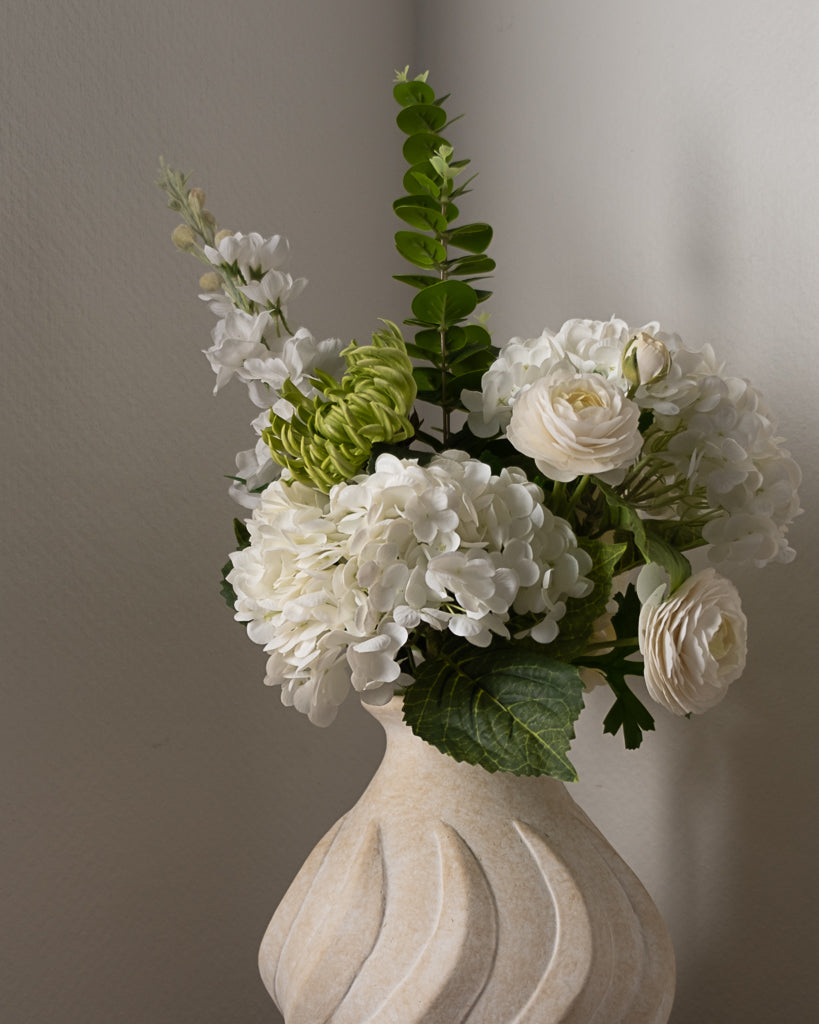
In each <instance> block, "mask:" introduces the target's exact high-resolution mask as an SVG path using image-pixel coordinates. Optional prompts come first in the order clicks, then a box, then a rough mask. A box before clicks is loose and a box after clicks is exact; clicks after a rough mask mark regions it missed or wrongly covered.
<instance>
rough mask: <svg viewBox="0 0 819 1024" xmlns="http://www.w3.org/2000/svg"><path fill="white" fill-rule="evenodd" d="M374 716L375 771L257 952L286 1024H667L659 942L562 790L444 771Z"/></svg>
mask: <svg viewBox="0 0 819 1024" xmlns="http://www.w3.org/2000/svg"><path fill="white" fill-rule="evenodd" d="M368 710H369V711H371V712H372V714H373V715H374V716H375V717H376V718H377V719H378V720H379V721H380V722H381V724H382V725H383V726H384V729H385V730H386V733H387V750H386V753H385V755H384V759H383V761H382V762H381V765H380V766H379V768H378V770H377V772H376V774H375V776H374V777H373V780H372V782H371V783H370V785H369V786H368V787H367V789H366V791H365V792H364V794H363V795H362V797H361V799H360V800H359V801H358V803H357V804H356V805H355V807H353V809H352V810H351V811H350V812H349V813H348V814H346V815H345V816H344V817H343V818H342V819H341V820H340V821H339V822H338V823H337V824H336V825H335V826H334V827H333V828H332V829H331V830H330V832H329V833H328V834H327V835H326V836H325V837H324V839H322V841H321V842H320V843H319V845H318V846H317V847H316V849H315V850H314V851H313V852H312V854H311V855H310V857H309V858H308V860H307V861H306V863H305V864H304V866H303V868H302V869H301V871H300V872H299V874H298V875H297V877H296V879H295V881H294V882H293V884H292V885H291V887H290V889H289V890H288V892H287V893H286V895H285V897H284V899H283V900H282V902H281V904H280V906H279V908H278V910H277V911H276V913H275V915H274V917H273V920H272V921H271V922H270V925H269V927H268V929H267V932H266V934H265V936H264V940H263V942H262V946H261V950H260V954H259V965H260V969H261V973H262V978H263V980H264V983H265V985H266V987H267V989H268V991H269V992H270V995H271V996H272V997H273V999H274V1001H275V1002H276V1004H277V1006H278V1007H279V1008H280V1010H281V1011H282V1013H283V1014H284V1017H285V1020H286V1022H287V1024H462V1022H463V1024H467V1022H468V1024H665V1022H666V1021H667V1020H668V1017H669V1014H670V1012H671V1003H672V999H673V993H674V954H673V951H672V948H671V943H670V940H669V937H668V933H667V931H666V928H665V925H664V924H663V921H662V919H661V917H660V915H659V913H658V911H657V909H656V907H655V906H654V904H653V903H652V901H651V899H650V897H649V896H648V894H647V893H646V891H645V889H644V888H643V886H642V885H641V883H640V882H639V880H638V879H637V877H636V876H635V875H634V873H633V872H632V871H631V869H630V868H629V867H628V866H627V865H626V864H625V863H624V862H623V861H622V860H621V858H620V857H619V856H618V854H617V853H616V852H615V851H614V850H613V849H612V847H611V846H610V845H609V843H608V842H607V841H606V840H605V839H604V838H603V836H602V835H601V834H600V832H599V831H598V830H597V829H596V828H595V826H594V825H593V824H592V823H591V821H590V820H589V819H588V818H587V817H586V815H585V814H584V813H583V811H581V810H580V808H579V807H578V806H577V804H576V803H575V802H574V801H573V800H572V798H571V797H570V796H569V793H568V792H567V790H566V787H565V786H564V785H563V784H562V783H560V782H557V781H555V780H554V779H549V778H545V777H541V778H520V777H516V776H511V775H504V774H494V775H493V774H490V773H489V772H486V771H484V769H482V768H477V767H474V766H472V765H466V764H458V763H456V762H455V761H453V760H452V759H451V758H449V757H445V756H444V755H443V754H441V753H439V752H438V751H437V750H436V749H435V748H434V747H431V746H429V745H428V744H426V743H424V742H423V741H422V740H420V739H419V738H418V737H416V736H414V735H413V734H412V732H411V730H410V729H409V728H408V727H407V726H406V725H405V724H404V722H403V720H402V711H401V702H400V699H399V698H396V699H394V700H393V701H391V702H390V704H388V705H387V706H386V707H383V708H368Z"/></svg>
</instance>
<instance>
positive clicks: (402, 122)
mask: <svg viewBox="0 0 819 1024" xmlns="http://www.w3.org/2000/svg"><path fill="white" fill-rule="evenodd" d="M395 122H396V124H397V125H398V127H399V128H400V129H401V131H402V132H404V134H405V135H416V134H417V133H418V132H425V133H427V134H430V133H431V134H433V135H434V134H437V133H438V132H439V131H440V130H441V129H442V128H443V127H444V125H445V124H446V113H445V111H444V110H443V109H442V108H441V107H439V106H436V105H435V104H434V103H432V102H429V103H413V104H411V105H409V106H405V107H404V109H403V110H401V111H400V112H399V113H398V116H397V117H396V119H395Z"/></svg>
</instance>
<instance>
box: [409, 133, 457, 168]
mask: <svg viewBox="0 0 819 1024" xmlns="http://www.w3.org/2000/svg"><path fill="white" fill-rule="evenodd" d="M448 145H449V143H448V142H447V141H446V139H442V138H441V136H440V135H436V134H435V133H434V132H418V134H417V135H410V137H409V138H408V139H407V141H406V142H405V143H404V146H403V150H402V152H403V154H404V159H405V160H406V161H407V163H408V164H419V163H421V162H422V161H427V163H429V160H430V159H431V158H432V157H433V156H435V151H436V150H437V149H438V148H439V147H441V146H448Z"/></svg>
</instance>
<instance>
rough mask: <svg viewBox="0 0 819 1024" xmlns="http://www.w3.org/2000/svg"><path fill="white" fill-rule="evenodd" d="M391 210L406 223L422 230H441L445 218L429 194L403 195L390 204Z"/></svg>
mask: <svg viewBox="0 0 819 1024" xmlns="http://www.w3.org/2000/svg"><path fill="white" fill-rule="evenodd" d="M392 208H393V210H395V212H396V214H397V215H398V216H399V217H400V218H401V220H403V221H406V222H407V224H409V225H411V226H412V227H414V228H420V229H421V230H422V231H436V232H442V231H444V230H445V229H446V218H445V217H444V215H443V214H442V213H441V209H440V206H439V204H438V203H436V202H435V200H434V199H433V198H432V197H431V196H403V197H402V198H401V199H396V200H395V202H394V203H393V204H392Z"/></svg>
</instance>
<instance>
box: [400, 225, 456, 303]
mask: <svg viewBox="0 0 819 1024" xmlns="http://www.w3.org/2000/svg"><path fill="white" fill-rule="evenodd" d="M395 247H396V249H397V250H398V251H399V252H400V253H401V255H402V256H403V257H404V259H405V260H409V262H410V263H414V264H415V265H416V266H417V267H434V266H436V265H437V264H439V263H441V261H442V260H444V259H446V249H444V247H443V246H442V245H441V243H440V242H437V241H436V240H435V239H434V238H428V237H427V236H426V235H421V234H418V232H416V231H396V233H395ZM431 287H435V285H432V286H431ZM424 291H429V289H428V288H426V289H424ZM421 294H423V292H422V293H421Z"/></svg>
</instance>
